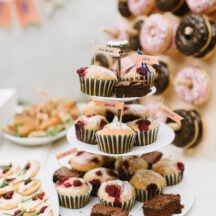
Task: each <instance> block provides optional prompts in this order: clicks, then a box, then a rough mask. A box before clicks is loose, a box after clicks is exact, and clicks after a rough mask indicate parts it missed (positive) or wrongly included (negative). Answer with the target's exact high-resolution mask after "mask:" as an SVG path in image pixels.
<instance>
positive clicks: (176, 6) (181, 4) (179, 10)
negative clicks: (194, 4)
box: [155, 0, 189, 16]
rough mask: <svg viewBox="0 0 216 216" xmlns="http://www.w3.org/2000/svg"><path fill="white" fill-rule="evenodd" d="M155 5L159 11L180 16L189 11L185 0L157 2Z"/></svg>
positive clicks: (162, 0)
mask: <svg viewBox="0 0 216 216" xmlns="http://www.w3.org/2000/svg"><path fill="white" fill-rule="evenodd" d="M155 4H156V6H157V8H158V9H159V10H161V11H163V12H172V13H174V14H175V15H178V16H182V15H184V14H186V13H187V12H188V11H189V9H188V6H187V4H186V2H185V1H184V0H156V1H155Z"/></svg>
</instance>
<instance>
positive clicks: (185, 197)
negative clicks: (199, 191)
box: [60, 177, 194, 216]
mask: <svg viewBox="0 0 216 216" xmlns="http://www.w3.org/2000/svg"><path fill="white" fill-rule="evenodd" d="M164 193H172V194H180V195H181V203H182V204H183V205H184V208H183V209H182V213H181V214H176V216H183V215H185V214H186V213H187V212H188V211H189V210H190V209H191V207H192V205H193V202H194V193H193V191H192V190H191V187H190V184H189V183H188V182H187V178H185V177H184V179H183V181H182V182H181V183H180V184H178V185H175V186H171V187H166V188H165V190H164ZM97 203H99V200H98V199H97V198H92V197H91V199H90V202H89V203H88V204H87V205H86V206H85V207H84V208H82V209H77V210H76V209H75V210H74V209H66V208H63V207H60V213H61V215H64V216H67V215H74V216H75V215H76V216H83V215H86V216H88V215H90V213H91V209H92V207H93V206H94V205H95V204H97ZM142 206H143V204H142V203H140V202H136V204H135V205H134V207H133V209H132V211H131V212H130V216H143V210H142ZM158 216H159V215H158Z"/></svg>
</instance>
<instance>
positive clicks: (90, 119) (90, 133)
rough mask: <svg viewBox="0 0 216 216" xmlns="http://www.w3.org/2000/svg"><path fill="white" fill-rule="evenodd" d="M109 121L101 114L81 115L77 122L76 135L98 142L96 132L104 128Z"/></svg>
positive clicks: (86, 141)
mask: <svg viewBox="0 0 216 216" xmlns="http://www.w3.org/2000/svg"><path fill="white" fill-rule="evenodd" d="M106 124H108V121H107V120H106V118H105V117H104V116H101V115H88V116H80V117H79V118H78V119H77V120H76V122H75V129H76V137H77V139H78V140H80V141H82V142H85V143H89V144H96V136H95V134H96V132H97V131H98V130H101V129H103V127H104V125H106Z"/></svg>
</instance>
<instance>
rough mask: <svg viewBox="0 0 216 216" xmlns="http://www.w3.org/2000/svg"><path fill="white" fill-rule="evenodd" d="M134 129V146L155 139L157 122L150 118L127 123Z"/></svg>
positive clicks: (146, 143) (142, 144)
mask: <svg viewBox="0 0 216 216" xmlns="http://www.w3.org/2000/svg"><path fill="white" fill-rule="evenodd" d="M128 126H129V127H130V128H132V129H133V130H134V131H136V136H135V143H134V145H135V146H145V145H149V144H152V143H154V142H155V141H156V140H157V135H158V130H159V123H158V122H157V121H155V120H153V119H151V118H146V119H138V120H135V121H132V122H129V123H128Z"/></svg>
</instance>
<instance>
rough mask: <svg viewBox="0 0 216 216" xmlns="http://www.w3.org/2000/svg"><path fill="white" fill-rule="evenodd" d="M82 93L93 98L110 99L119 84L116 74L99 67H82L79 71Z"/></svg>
mask: <svg viewBox="0 0 216 216" xmlns="http://www.w3.org/2000/svg"><path fill="white" fill-rule="evenodd" d="M77 73H78V75H79V78H80V84H81V91H82V92H83V93H85V94H88V95H92V96H102V97H110V96H111V95H112V92H113V88H114V86H115V84H116V82H117V77H116V74H115V72H113V71H111V70H109V69H107V68H104V67H101V66H98V65H91V66H90V67H82V68H80V69H78V70H77Z"/></svg>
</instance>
